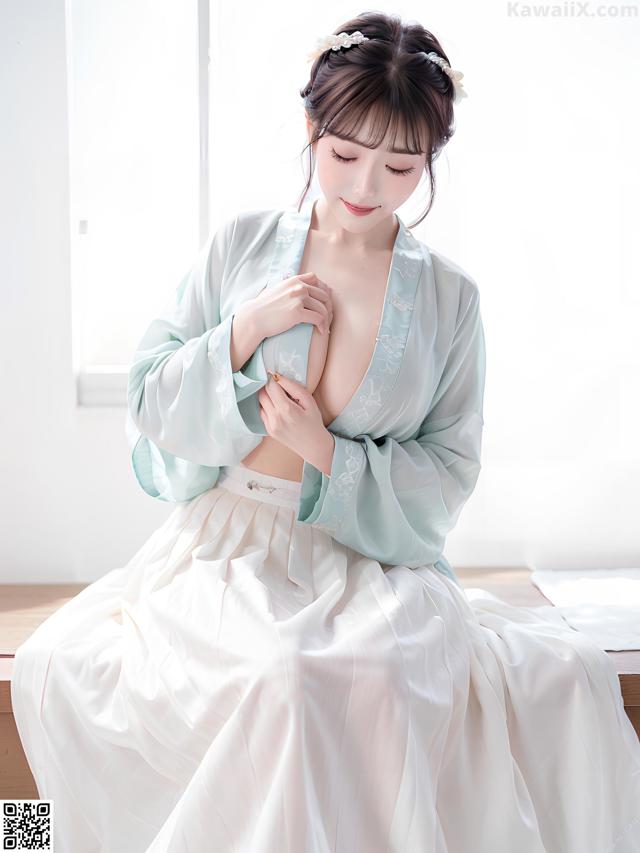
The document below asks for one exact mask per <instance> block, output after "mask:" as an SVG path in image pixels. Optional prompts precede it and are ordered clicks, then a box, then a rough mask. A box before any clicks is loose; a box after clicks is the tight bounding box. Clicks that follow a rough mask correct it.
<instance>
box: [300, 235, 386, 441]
mask: <svg viewBox="0 0 640 853" xmlns="http://www.w3.org/2000/svg"><path fill="white" fill-rule="evenodd" d="M310 237H311V239H310V240H309V241H308V244H307V246H306V247H305V252H304V256H303V258H302V264H301V268H300V272H301V273H303V272H309V271H312V272H314V273H315V274H316V275H317V276H318V277H319V278H320V279H321V280H322V281H324V282H326V283H327V285H328V286H329V287H330V288H331V291H332V303H333V320H332V323H331V334H329V335H321V334H320V333H319V332H318V331H317V330H316V329H315V328H314V330H313V334H312V336H311V344H310V347H309V359H308V368H307V386H308V388H309V390H310V391H311V392H312V393H313V396H314V398H315V400H316V403H317V404H318V408H319V409H320V411H321V412H322V416H323V422H324V424H325V425H327V424H329V423H331V422H332V421H333V420H334V419H335V418H336V417H337V416H338V415H339V414H340V413H341V412H342V411H343V410H344V408H345V407H346V405H347V403H348V402H349V401H350V400H351V398H352V397H353V395H354V394H355V392H356V391H357V390H358V388H359V387H360V385H361V383H362V381H363V378H364V376H365V375H366V373H367V369H368V367H369V365H370V363H371V359H372V356H373V353H374V349H375V344H376V335H377V333H378V330H379V325H380V319H381V317H382V312H383V308H384V299H385V291H386V285H387V279H388V275H389V266H390V263H391V257H392V252H391V251H379V252H368V253H353V252H348V251H345V250H344V249H339V248H335V247H332V246H331V245H330V244H327V243H326V242H324V241H322V239H320V238H318V239H313V237H315V235H313V232H312V235H310Z"/></svg>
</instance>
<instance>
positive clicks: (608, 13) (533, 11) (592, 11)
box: [507, 0, 638, 18]
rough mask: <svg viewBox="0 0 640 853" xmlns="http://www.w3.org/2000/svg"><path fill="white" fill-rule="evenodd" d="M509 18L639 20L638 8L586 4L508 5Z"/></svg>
mask: <svg viewBox="0 0 640 853" xmlns="http://www.w3.org/2000/svg"><path fill="white" fill-rule="evenodd" d="M507 17H508V18H637V17H638V6H637V5H635V6H633V5H629V6H624V5H620V6H616V5H613V6H611V5H606V4H600V5H598V6H594V5H593V4H591V3H589V2H586V3H580V2H575V3H573V2H570V3H550V4H545V3H520V2H518V0H513V2H508V3H507Z"/></svg>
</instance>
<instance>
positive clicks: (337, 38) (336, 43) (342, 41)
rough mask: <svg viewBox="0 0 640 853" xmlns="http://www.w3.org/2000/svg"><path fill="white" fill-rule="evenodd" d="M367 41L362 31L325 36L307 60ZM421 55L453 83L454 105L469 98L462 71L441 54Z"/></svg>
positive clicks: (308, 55) (313, 59)
mask: <svg viewBox="0 0 640 853" xmlns="http://www.w3.org/2000/svg"><path fill="white" fill-rule="evenodd" d="M365 41H370V39H369V38H368V37H367V36H365V35H363V34H362V33H361V32H360V30H356V32H355V33H344V32H342V33H338V35H335V34H334V33H331V34H330V35H328V36H324V37H323V38H319V39H317V41H316V46H315V48H314V49H313V50H312V51H311V52H310V53H308V54H307V60H308V61H309V62H314V61H315V60H316V59H318V57H320V56H322V54H323V53H325V52H326V51H327V50H334V51H338V50H340V48H349V47H353V45H356V44H362V43H363V42H365ZM421 53H422V55H423V56H425V57H426V58H427V59H428V60H429V61H430V62H433V63H435V64H436V65H438V66H439V67H440V68H441V69H442V71H443V72H444V73H445V74H446V75H447V77H449V79H450V80H451V82H452V83H453V102H454V104H456V103H458V102H459V101H461V100H462V99H463V98H466V97H467V92H466V91H465V90H464V88H463V86H462V78H463V77H464V74H463V73H462V71H456V70H454V69H453V68H451V66H450V65H449V63H448V62H447V60H446V59H445V58H444V57H443V56H440V54H438V53H436V52H435V51H434V50H432V51H430V52H429V53H425V52H424V51H421Z"/></svg>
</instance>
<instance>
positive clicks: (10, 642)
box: [0, 568, 640, 799]
mask: <svg viewBox="0 0 640 853" xmlns="http://www.w3.org/2000/svg"><path fill="white" fill-rule="evenodd" d="M455 571H456V574H457V576H458V577H459V578H460V581H461V583H462V584H463V586H465V587H476V586H477V587H481V588H482V589H486V590H488V591H489V592H492V593H494V595H497V596H498V597H499V598H502V599H503V600H504V601H507V602H509V603H510V604H513V605H517V606H522V607H537V606H540V605H542V604H551V602H550V601H549V600H548V599H547V598H545V597H544V596H543V595H542V593H541V592H540V591H539V590H538V589H537V587H535V586H534V585H533V584H532V583H531V581H530V579H529V575H530V572H529V570H528V569H522V568H520V569H499V570H487V569H483V570H479V569H456V570H455ZM85 586H86V584H49V585H47V584H36V585H28V584H15V585H13V584H11V585H9V584H5V585H0V756H1V760H0V799H38V798H39V795H38V790H37V788H36V786H35V783H34V780H33V776H32V775H31V771H30V770H29V766H28V764H27V761H26V758H25V755H24V752H23V750H22V746H21V744H20V738H19V736H18V731H17V729H16V725H15V722H14V720H13V714H12V708H11V672H12V668H13V656H14V654H15V650H16V649H17V648H18V646H19V645H21V643H23V642H24V641H25V640H26V639H27V637H29V636H30V634H31V633H32V632H33V631H34V630H35V629H36V627H37V626H38V625H39V624H40V623H41V622H43V621H44V620H45V619H46V618H47V617H48V616H49V615H50V614H51V613H54V612H55V611H56V610H57V609H58V608H59V607H61V606H62V605H63V604H64V603H65V602H66V601H69V600H70V599H71V598H73V597H74V596H75V595H77V594H78V593H79V592H80V591H81V590H82V589H84V587H85ZM607 654H608V655H610V657H611V659H612V660H613V662H614V664H615V666H616V669H617V672H618V677H619V679H620V687H621V691H622V698H623V701H624V706H625V710H626V712H627V715H628V717H629V719H630V720H631V722H632V723H633V725H634V727H635V730H636V732H637V733H638V736H639V737H640V651H629V652H607Z"/></svg>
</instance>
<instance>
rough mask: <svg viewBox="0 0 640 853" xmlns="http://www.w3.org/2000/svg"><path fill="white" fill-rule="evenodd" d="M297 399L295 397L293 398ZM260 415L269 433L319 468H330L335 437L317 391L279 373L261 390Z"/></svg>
mask: <svg viewBox="0 0 640 853" xmlns="http://www.w3.org/2000/svg"><path fill="white" fill-rule="evenodd" d="M292 398H293V399H292ZM258 402H259V403H260V415H261V417H262V420H263V422H264V425H265V428H266V430H267V433H268V434H269V435H270V436H271V437H272V438H275V439H276V441H279V442H280V443H281V444H284V445H286V446H287V447H289V448H291V450H293V451H294V453H297V454H298V455H299V456H301V457H302V458H303V459H306V460H308V461H309V462H310V463H311V464H312V465H314V466H315V467H316V468H318V469H319V470H323V469H326V468H327V467H328V468H329V471H325V473H327V474H329V472H330V470H331V465H330V464H328V462H330V458H331V456H332V455H333V447H334V443H333V436H332V435H331V433H330V432H329V430H328V429H327V428H326V427H325V425H324V422H323V420H322V413H321V412H320V409H319V408H318V404H317V403H316V401H315V398H314V397H313V394H311V392H310V391H309V390H308V389H307V388H306V387H305V386H304V385H301V384H300V383H299V382H296V381H295V380H293V379H290V378H289V377H288V376H283V375H282V374H278V381H277V382H276V380H275V379H274V378H273V374H270V375H269V381H268V382H267V384H266V385H265V386H264V388H261V389H260V390H259V391H258Z"/></svg>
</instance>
